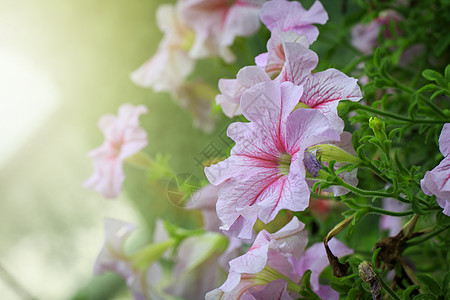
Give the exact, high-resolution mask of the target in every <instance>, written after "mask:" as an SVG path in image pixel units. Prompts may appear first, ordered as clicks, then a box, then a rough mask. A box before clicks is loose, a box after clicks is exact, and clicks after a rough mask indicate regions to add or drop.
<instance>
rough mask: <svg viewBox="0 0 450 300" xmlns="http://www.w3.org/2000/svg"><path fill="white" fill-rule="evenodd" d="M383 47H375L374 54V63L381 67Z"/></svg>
mask: <svg viewBox="0 0 450 300" xmlns="http://www.w3.org/2000/svg"><path fill="white" fill-rule="evenodd" d="M380 52H381V49H380V48H376V49H375V53H374V54H373V64H374V65H375V67H377V68H380V63H381V58H380V55H381V53H380Z"/></svg>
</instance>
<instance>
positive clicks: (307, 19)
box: [302, 1, 328, 25]
mask: <svg viewBox="0 0 450 300" xmlns="http://www.w3.org/2000/svg"><path fill="white" fill-rule="evenodd" d="M327 21H328V14H327V11H326V10H325V8H324V7H323V5H322V3H320V1H316V2H314V4H313V5H312V6H311V8H310V9H309V10H308V11H307V12H306V13H305V14H304V15H303V16H302V22H303V23H307V24H322V25H323V24H325V23H326V22H327Z"/></svg>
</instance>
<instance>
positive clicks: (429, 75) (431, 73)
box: [422, 69, 447, 86]
mask: <svg viewBox="0 0 450 300" xmlns="http://www.w3.org/2000/svg"><path fill="white" fill-rule="evenodd" d="M422 76H423V77H425V79H428V80H429V81H435V82H436V83H438V84H439V85H441V86H445V85H446V82H447V81H446V80H445V79H444V77H443V76H442V75H441V74H440V73H439V72H436V71H435V70H430V69H428V70H424V71H423V72H422Z"/></svg>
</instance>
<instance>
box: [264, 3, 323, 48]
mask: <svg viewBox="0 0 450 300" xmlns="http://www.w3.org/2000/svg"><path fill="white" fill-rule="evenodd" d="M327 20H328V14H327V12H326V11H325V9H324V8H323V6H322V4H321V3H320V2H319V1H316V2H315V3H314V5H313V6H312V7H311V8H310V9H309V10H305V9H304V8H303V7H302V5H301V4H300V3H299V2H296V1H286V0H274V1H269V2H267V3H266V4H264V5H263V7H262V9H261V21H262V22H263V23H264V25H266V27H267V28H268V29H269V30H270V31H272V30H274V29H275V28H281V29H282V30H283V31H288V30H291V31H295V32H297V33H298V34H304V35H306V36H307V37H308V40H309V43H312V42H314V41H315V40H316V39H317V36H318V35H319V31H318V29H317V28H316V27H315V26H313V25H311V24H325V23H326V21H327Z"/></svg>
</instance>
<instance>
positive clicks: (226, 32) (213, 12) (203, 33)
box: [179, 0, 265, 61]
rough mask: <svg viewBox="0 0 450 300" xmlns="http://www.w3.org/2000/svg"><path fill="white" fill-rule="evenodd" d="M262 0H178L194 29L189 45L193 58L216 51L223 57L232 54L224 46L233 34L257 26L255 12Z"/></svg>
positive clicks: (250, 31)
mask: <svg viewBox="0 0 450 300" xmlns="http://www.w3.org/2000/svg"><path fill="white" fill-rule="evenodd" d="M264 2H265V0H231V1H230V0H180V2H179V4H180V8H181V14H182V16H183V18H184V20H185V21H186V23H187V24H189V26H191V27H192V29H193V30H194V32H195V41H194V45H193V46H192V49H191V55H192V57H194V58H203V57H206V56H211V54H213V53H215V54H219V55H221V56H222V57H224V59H225V60H226V61H231V60H233V59H234V57H233V56H232V55H231V53H229V50H228V48H227V47H229V46H231V45H232V44H233V42H234V39H235V37H237V36H249V35H252V34H253V33H255V32H256V31H257V30H258V28H259V26H260V23H259V18H258V16H259V12H260V9H261V5H262V4H263V3H264Z"/></svg>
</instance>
